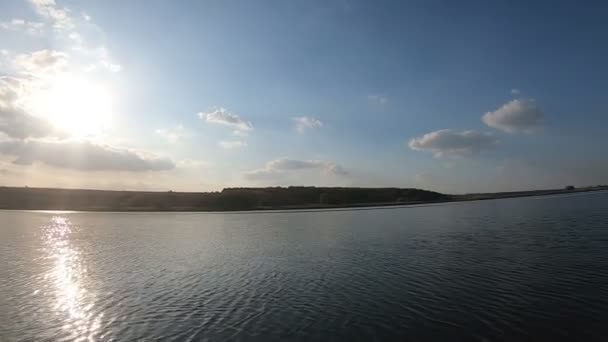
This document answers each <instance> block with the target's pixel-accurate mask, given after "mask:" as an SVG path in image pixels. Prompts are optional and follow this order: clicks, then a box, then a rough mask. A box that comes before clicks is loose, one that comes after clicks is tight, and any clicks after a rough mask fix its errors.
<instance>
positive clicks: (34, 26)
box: [0, 19, 44, 35]
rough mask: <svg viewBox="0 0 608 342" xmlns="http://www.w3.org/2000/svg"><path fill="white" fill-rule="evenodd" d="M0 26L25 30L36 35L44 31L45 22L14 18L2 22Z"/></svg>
mask: <svg viewBox="0 0 608 342" xmlns="http://www.w3.org/2000/svg"><path fill="white" fill-rule="evenodd" d="M0 28H2V29H4V30H8V31H23V32H25V33H28V34H32V35H36V34H41V33H42V32H43V31H44V23H41V22H35V21H26V20H23V19H12V20H11V21H4V22H1V23H0Z"/></svg>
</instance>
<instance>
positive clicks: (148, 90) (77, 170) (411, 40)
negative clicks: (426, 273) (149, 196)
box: [0, 0, 608, 192]
mask: <svg viewBox="0 0 608 342" xmlns="http://www.w3.org/2000/svg"><path fill="white" fill-rule="evenodd" d="M606 17H608V5H606V4H605V3H603V2H599V1H598V2H591V1H589V2H586V3H585V4H584V5H581V4H580V3H579V2H575V1H570V2H567V1H560V2H554V1H552V2H542V1H538V2H533V3H530V2H526V1H466V2H458V3H455V2H448V1H409V2H407V1H377V2H369V1H349V0H342V1H338V0H336V1H190V2H187V1H182V2H179V3H177V2H172V1H146V2H140V1H133V2H125V1H102V2H99V1H62V0H56V1H52V0H28V1H23V0H8V1H4V2H3V3H2V4H0V22H1V23H2V24H1V25H0V41H1V42H2V44H1V46H0V49H2V56H0V58H1V59H0V71H1V73H2V77H3V83H2V84H1V86H2V87H3V88H0V104H2V103H4V105H3V106H0V115H1V116H0V170H2V179H3V180H4V181H3V183H4V184H5V185H26V184H27V185H30V186H62V187H89V188H91V187H92V188H104V189H149V190H166V189H174V190H190V191H199V190H217V189H221V188H222V187H226V186H266V185H339V186H399V187H420V188H428V189H434V190H438V191H444V192H479V191H500V190H515V189H527V188H546V187H562V186H564V185H566V184H575V185H590V184H598V183H608V179H606V174H608V162H606V161H605V159H606V158H604V157H603V155H604V154H605V152H604V151H605V150H606V148H607V147H608V139H607V138H606V134H605V132H606V127H608V116H607V114H608V100H606V99H607V97H606V95H605V92H606V89H608V87H607V86H606V84H605V83H606V80H607V79H608V67H607V66H606V62H605V61H606V60H608V44H606V43H605V42H606V41H608V22H607V21H606V20H605V18H606ZM9 80H10V81H9ZM16 89H17V90H18V91H17V90H16ZM11 94H12V96H11ZM100 94H101V95H100ZM41 99H43V100H41ZM110 104H111V105H110ZM28 120H33V121H31V122H30V121H28ZM32 127H36V128H37V129H38V130H37V131H34V130H32ZM40 127H45V129H42V128H40ZM66 156H72V157H69V158H68V157H66Z"/></svg>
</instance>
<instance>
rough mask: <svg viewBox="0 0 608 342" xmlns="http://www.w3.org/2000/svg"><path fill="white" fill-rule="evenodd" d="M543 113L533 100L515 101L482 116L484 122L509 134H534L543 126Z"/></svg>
mask: <svg viewBox="0 0 608 342" xmlns="http://www.w3.org/2000/svg"><path fill="white" fill-rule="evenodd" d="M543 116H544V114H543V111H542V110H541V109H540V107H538V104H537V103H536V101H535V100H533V99H515V100H511V101H509V102H508V103H506V104H504V105H502V106H501V107H500V108H498V109H496V110H495V111H492V112H487V113H485V114H484V115H483V116H482V118H481V119H482V121H483V122H484V123H485V124H486V125H488V126H490V127H493V128H496V129H499V130H502V131H505V132H507V133H532V132H534V131H535V130H536V129H537V128H539V127H540V126H541V125H542V124H543Z"/></svg>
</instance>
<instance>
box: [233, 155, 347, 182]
mask: <svg viewBox="0 0 608 342" xmlns="http://www.w3.org/2000/svg"><path fill="white" fill-rule="evenodd" d="M300 170H320V171H322V172H323V173H324V174H329V175H339V176H345V175H348V172H347V171H346V170H345V169H344V168H343V167H342V166H341V165H339V164H336V163H334V162H331V161H324V160H297V159H288V158H280V159H275V160H271V161H269V162H268V163H266V166H265V167H264V168H262V169H256V170H252V171H249V172H246V173H245V178H247V179H249V180H269V179H273V178H278V177H281V176H284V175H286V174H289V173H291V172H296V171H300Z"/></svg>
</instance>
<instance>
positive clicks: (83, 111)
mask: <svg viewBox="0 0 608 342" xmlns="http://www.w3.org/2000/svg"><path fill="white" fill-rule="evenodd" d="M30 105H31V106H32V109H33V112H34V113H36V114H37V115H39V116H41V117H45V118H47V119H48V120H49V121H50V122H51V123H53V124H54V125H55V126H56V127H57V128H59V129H61V130H62V131H65V132H66V133H67V134H69V135H70V136H72V137H77V138H82V137H90V136H98V135H100V134H101V133H103V131H104V129H105V128H107V126H108V125H109V123H110V119H111V114H112V109H113V96H112V94H111V92H110V91H109V89H108V88H107V87H105V86H103V85H102V84H99V83H95V82H92V81H90V80H88V79H85V78H82V77H78V76H76V75H72V74H60V75H57V76H56V77H54V78H53V79H52V80H50V82H49V83H48V85H47V86H45V87H44V88H41V89H39V90H38V91H36V92H35V93H34V94H32V98H31V101H30Z"/></svg>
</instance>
